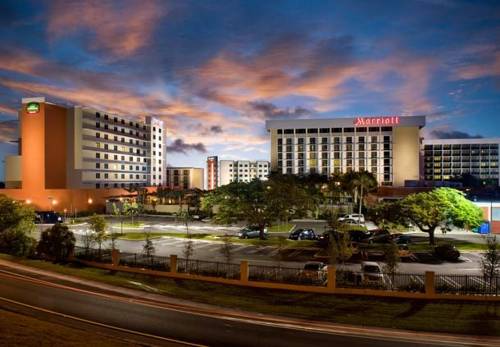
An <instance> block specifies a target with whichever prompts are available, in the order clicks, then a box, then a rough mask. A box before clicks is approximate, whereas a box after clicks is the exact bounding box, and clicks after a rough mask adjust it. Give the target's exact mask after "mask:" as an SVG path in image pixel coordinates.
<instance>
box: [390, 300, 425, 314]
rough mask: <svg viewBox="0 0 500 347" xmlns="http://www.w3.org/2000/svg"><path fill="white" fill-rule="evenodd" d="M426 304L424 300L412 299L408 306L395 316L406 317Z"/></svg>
mask: <svg viewBox="0 0 500 347" xmlns="http://www.w3.org/2000/svg"><path fill="white" fill-rule="evenodd" d="M425 306H427V302H426V301H424V300H416V301H412V302H411V305H410V307H409V308H408V309H407V310H406V311H404V312H401V313H400V314H398V315H397V316H396V317H395V318H408V317H411V316H413V315H414V314H416V313H418V312H420V311H421V310H423V309H424V308H425Z"/></svg>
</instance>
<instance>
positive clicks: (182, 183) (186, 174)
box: [166, 167, 204, 190]
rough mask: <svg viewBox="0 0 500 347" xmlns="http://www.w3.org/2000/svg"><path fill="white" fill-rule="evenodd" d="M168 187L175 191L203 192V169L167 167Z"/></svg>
mask: <svg viewBox="0 0 500 347" xmlns="http://www.w3.org/2000/svg"><path fill="white" fill-rule="evenodd" d="M166 187H167V188H168V189H173V190H185V189H201V190H203V188H204V177H203V169H202V168H196V167H167V184H166Z"/></svg>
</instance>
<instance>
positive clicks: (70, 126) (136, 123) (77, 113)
mask: <svg viewBox="0 0 500 347" xmlns="http://www.w3.org/2000/svg"><path fill="white" fill-rule="evenodd" d="M23 110H24V111H25V112H26V113H24V114H23V115H22V117H21V118H20V120H21V121H20V127H21V139H20V144H21V146H22V148H23V150H24V148H25V147H26V146H23V145H24V144H26V143H29V141H30V139H31V138H32V137H33V136H34V130H33V129H32V128H31V126H30V124H31V123H34V122H38V121H39V120H42V119H43V122H44V128H43V129H44V134H41V135H43V139H44V144H43V146H42V147H40V148H38V151H39V153H36V154H35V153H33V154H34V155H32V156H30V157H26V156H24V151H23V150H21V151H20V156H19V158H18V159H17V161H19V162H20V161H23V159H21V158H22V157H25V159H24V160H27V161H32V160H35V161H37V160H43V163H40V164H41V166H43V168H44V170H43V171H44V172H43V174H42V175H39V174H38V173H36V174H35V173H32V175H33V177H29V178H28V177H25V178H24V180H21V179H20V177H21V176H18V179H17V180H16V179H15V175H13V172H14V173H15V172H18V171H19V170H18V168H19V166H17V165H13V166H12V167H11V162H13V161H14V162H15V161H16V159H15V158H8V159H7V162H6V164H7V165H6V175H5V176H6V177H8V178H9V179H8V180H7V182H6V185H7V187H8V188H19V187H21V186H24V184H29V182H28V181H30V180H37V179H43V180H45V182H44V183H45V184H44V186H45V188H47V189H50V188H56V189H74V188H124V187H128V186H133V185H135V186H155V185H161V184H164V182H165V181H166V177H165V169H164V168H165V158H166V146H165V140H166V139H165V129H164V124H163V121H161V120H159V119H156V118H154V117H150V116H148V117H146V118H145V119H144V120H132V119H126V118H124V117H119V116H116V115H111V114H108V113H106V112H103V111H99V110H95V109H92V108H88V107H82V106H73V107H65V106H60V105H54V104H51V103H48V102H46V101H45V98H25V99H23ZM30 150H34V149H33V148H30ZM42 152H43V153H42ZM26 167H29V165H27V166H26ZM26 180H28V181H26Z"/></svg>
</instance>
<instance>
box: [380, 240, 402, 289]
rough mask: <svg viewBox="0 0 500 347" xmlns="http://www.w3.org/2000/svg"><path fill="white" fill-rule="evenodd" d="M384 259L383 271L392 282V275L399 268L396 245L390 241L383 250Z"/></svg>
mask: <svg viewBox="0 0 500 347" xmlns="http://www.w3.org/2000/svg"><path fill="white" fill-rule="evenodd" d="M384 258H385V266H384V271H385V272H386V273H388V274H390V275H391V276H392V280H393V282H394V275H395V274H396V271H397V269H398V266H399V261H400V258H399V248H398V245H397V244H396V243H395V242H394V241H391V242H390V243H389V244H388V245H386V246H385V248H384Z"/></svg>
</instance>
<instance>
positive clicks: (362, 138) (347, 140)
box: [278, 136, 391, 145]
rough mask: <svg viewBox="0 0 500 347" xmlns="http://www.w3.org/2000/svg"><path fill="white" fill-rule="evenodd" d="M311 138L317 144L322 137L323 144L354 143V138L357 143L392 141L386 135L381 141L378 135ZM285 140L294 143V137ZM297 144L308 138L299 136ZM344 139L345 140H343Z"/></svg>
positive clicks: (287, 142)
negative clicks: (330, 138)
mask: <svg viewBox="0 0 500 347" xmlns="http://www.w3.org/2000/svg"><path fill="white" fill-rule="evenodd" d="M308 139H309V142H308V144H311V145H315V144H317V143H318V142H319V141H320V139H321V142H320V143H321V144H325V145H327V144H329V143H333V144H344V143H354V142H353V140H356V143H368V141H367V140H370V143H381V142H383V143H390V142H391V136H384V137H380V140H381V141H379V137H378V136H366V137H365V136H358V137H352V136H346V137H343V138H341V137H333V138H332V140H331V141H330V142H329V138H328V137H310V138H308ZM284 140H285V144H287V145H292V144H293V140H294V139H293V138H290V137H288V138H284ZM296 140H297V141H296V144H299V145H302V144H305V143H306V139H305V138H304V137H299V138H296ZM342 140H343V141H342ZM282 144H283V138H279V139H278V145H282Z"/></svg>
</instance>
